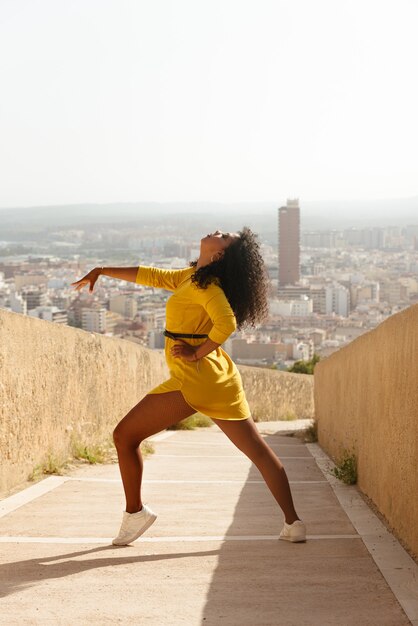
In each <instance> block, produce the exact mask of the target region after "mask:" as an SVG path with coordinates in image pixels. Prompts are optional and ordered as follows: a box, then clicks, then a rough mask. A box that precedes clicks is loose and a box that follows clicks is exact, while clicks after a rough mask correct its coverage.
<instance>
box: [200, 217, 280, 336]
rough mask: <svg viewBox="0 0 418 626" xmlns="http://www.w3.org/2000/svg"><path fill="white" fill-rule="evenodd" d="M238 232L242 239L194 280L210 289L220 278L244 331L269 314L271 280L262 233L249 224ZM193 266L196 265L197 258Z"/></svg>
mask: <svg viewBox="0 0 418 626" xmlns="http://www.w3.org/2000/svg"><path fill="white" fill-rule="evenodd" d="M238 234H239V235H240V238H239V239H237V240H236V241H234V242H233V243H231V244H230V245H229V246H227V247H226V248H225V249H224V253H223V256H222V258H221V259H220V260H218V261H213V262H212V263H209V264H208V265H204V266H203V267H199V269H198V270H196V271H195V272H194V273H193V274H192V275H191V280H192V282H193V283H195V284H196V285H198V287H200V288H201V289H206V287H207V286H208V285H209V284H210V283H212V282H214V277H217V278H218V279H219V281H220V284H221V287H222V289H223V291H224V292H225V295H226V297H227V300H228V302H229V304H230V305H231V308H232V310H233V311H234V314H235V319H236V321H237V330H241V329H242V327H243V326H244V325H250V326H252V327H255V325H256V324H257V323H259V322H262V321H264V320H265V319H266V318H267V317H268V299H267V296H268V294H269V281H268V274H267V270H266V266H265V264H264V261H263V258H262V256H261V254H260V250H259V244H258V242H257V241H256V238H257V237H258V235H257V234H255V233H253V232H252V231H251V229H250V228H248V226H244V227H243V229H242V230H240V231H238ZM189 265H190V267H196V265H197V260H196V261H190V263H189Z"/></svg>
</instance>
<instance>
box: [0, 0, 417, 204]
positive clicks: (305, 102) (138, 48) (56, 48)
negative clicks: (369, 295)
mask: <svg viewBox="0 0 418 626" xmlns="http://www.w3.org/2000/svg"><path fill="white" fill-rule="evenodd" d="M417 23H418V3H417V2H416V0H393V1H387V0H350V1H348V0H347V1H336V0H315V2H313V1H312V0H251V1H250V0H210V1H209V0H207V1H206V2H202V1H201V0H151V1H150V0H146V1H143V0H71V1H69V0H0V85H1V87H0V89H1V95H0V208H5V207H13V206H32V205H55V204H71V203H83V202H148V201H150V202H151V201H155V202H174V201H176V202H191V201H212V202H253V201H254V202H256V201H259V202H270V201H275V202H277V203H278V205H281V204H283V203H284V202H285V201H286V198H299V199H300V203H301V206H302V205H303V201H304V200H324V201H330V200H334V199H342V200H356V199H385V198H394V197H410V196H414V195H418V159H417V146H418V122H417V117H418V116H417V111H418V82H417V80H416V60H417V58H418V37H417V36H416V27H417Z"/></svg>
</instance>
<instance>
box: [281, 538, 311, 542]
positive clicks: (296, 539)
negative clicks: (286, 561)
mask: <svg viewBox="0 0 418 626" xmlns="http://www.w3.org/2000/svg"><path fill="white" fill-rule="evenodd" d="M279 539H284V541H291V542H292V543H296V542H302V541H306V537H279Z"/></svg>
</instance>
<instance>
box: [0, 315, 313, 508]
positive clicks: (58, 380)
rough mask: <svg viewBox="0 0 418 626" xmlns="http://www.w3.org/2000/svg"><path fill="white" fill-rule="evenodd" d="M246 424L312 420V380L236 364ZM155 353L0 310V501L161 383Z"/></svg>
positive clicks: (89, 441)
mask: <svg viewBox="0 0 418 626" xmlns="http://www.w3.org/2000/svg"><path fill="white" fill-rule="evenodd" d="M239 370H240V373H241V376H242V379H243V386H244V389H245V392H246V395H247V398H248V401H249V403H250V406H251V409H252V411H253V412H254V419H255V420H257V419H263V420H269V419H279V418H280V417H282V416H286V414H288V413H289V412H290V413H293V414H294V415H296V416H298V417H311V416H313V390H312V384H313V376H306V375H300V374H290V373H288V374H286V373H282V372H277V371H273V370H264V369H261V368H256V367H247V366H245V367H244V366H240V367H239ZM168 375H169V373H168V368H167V365H166V363H165V358H164V354H163V352H162V351H153V350H148V349H146V348H143V347H141V346H138V345H137V344H135V343H133V342H130V341H125V340H121V339H116V338H113V337H106V336H103V335H100V334H97V333H88V332H86V331H83V330H80V329H76V328H71V327H69V326H65V325H61V324H55V323H53V322H48V321H46V320H39V319H36V318H33V317H29V316H26V315H21V314H18V313H12V312H10V311H5V310H4V309H0V496H1V497H4V495H5V494H6V493H7V492H8V491H10V490H11V489H13V488H15V487H16V486H18V485H20V484H22V483H23V482H25V481H26V480H27V478H28V476H29V475H30V474H31V472H32V471H33V470H34V468H35V467H36V466H37V465H39V464H42V463H45V462H47V460H48V456H49V455H50V454H51V455H53V456H54V458H55V459H57V460H58V461H59V460H61V461H64V460H66V459H67V458H68V457H69V456H70V455H71V447H72V440H75V441H77V443H79V444H82V445H89V446H90V445H95V444H97V445H100V444H101V443H103V442H104V441H106V440H108V439H109V437H110V438H111V437H112V431H113V429H114V427H115V426H116V424H117V423H118V422H119V421H120V420H121V419H122V418H123V416H124V415H126V413H127V412H128V411H129V410H130V409H131V408H132V407H133V406H135V405H136V404H137V403H138V402H139V401H140V400H141V399H142V398H143V397H144V395H145V394H146V393H147V391H149V390H150V389H152V388H153V387H155V386H156V385H158V384H159V383H161V382H162V381H164V380H165V379H166V378H168Z"/></svg>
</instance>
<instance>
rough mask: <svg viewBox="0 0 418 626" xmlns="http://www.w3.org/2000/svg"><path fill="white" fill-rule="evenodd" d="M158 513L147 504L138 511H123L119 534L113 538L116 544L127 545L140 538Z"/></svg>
mask: <svg viewBox="0 0 418 626" xmlns="http://www.w3.org/2000/svg"><path fill="white" fill-rule="evenodd" d="M156 519H157V515H156V514H155V513H154V512H153V511H151V509H150V508H149V507H148V506H147V505H146V504H143V505H142V509H141V510H140V511H137V512H136V513H128V512H127V511H123V520H122V525H121V527H120V531H119V535H118V536H117V537H115V539H113V541H112V543H113V545H115V546H126V545H128V543H132V541H135V539H138V537H139V535H142V533H143V532H145V531H146V530H147V528H149V527H150V526H151V524H153V523H154V522H155V520H156Z"/></svg>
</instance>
